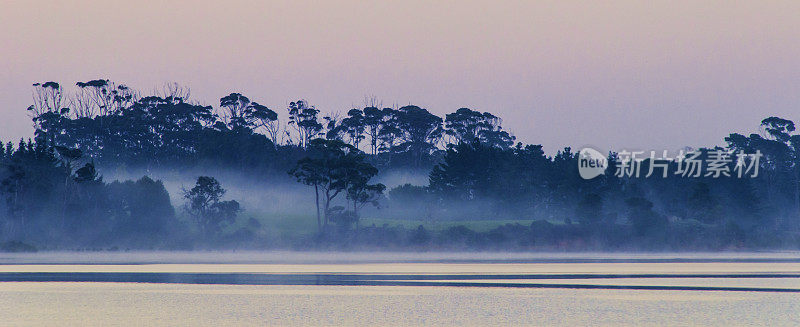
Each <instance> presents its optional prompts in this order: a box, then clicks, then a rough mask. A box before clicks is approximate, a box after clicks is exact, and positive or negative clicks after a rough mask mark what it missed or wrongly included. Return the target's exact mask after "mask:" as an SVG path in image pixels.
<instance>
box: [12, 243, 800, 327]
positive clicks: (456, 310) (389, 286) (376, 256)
mask: <svg viewBox="0 0 800 327" xmlns="http://www.w3.org/2000/svg"><path fill="white" fill-rule="evenodd" d="M202 254H203V253H188V254H186V255H180V254H175V253H132V254H130V256H129V257H128V259H129V260H128V261H126V260H125V258H126V256H125V254H124V253H119V254H113V253H112V254H108V253H99V254H98V253H79V254H55V253H43V254H36V255H32V256H31V255H17V254H15V255H0V281H3V282H1V283H0V294H2V296H0V308H3V309H2V310H0V321H2V322H3V324H4V325H20V324H22V325H28V324H34V325H38V324H51V325H64V324H66V325H84V324H91V325H153V324H159V325H163V324H167V325H170V324H180V325H220V324H225V325H242V324H244V325H264V324H272V325H465V326H471V325H497V324H511V325H531V324H534V325H570V326H573V325H612V326H615V325H665V324H669V325H682V324H686V325H720V326H730V325H750V324H766V325H787V326H794V325H800V315H798V314H797V312H798V309H800V293H798V292H800V254H798V253H778V254H775V253H772V254H738V255H739V256H737V254H722V255H717V254H661V255H657V254H551V255H549V256H548V255H543V254H511V255H506V254H503V255H497V254H496V255H494V256H493V255H491V254H485V253H484V254H477V255H473V256H470V255H468V254H419V255H418V256H416V257H415V254H380V253H370V254H335V253H334V254H323V253H316V254H315V253H303V254H297V255H296V256H295V255H292V254H287V253H280V254H279V253H231V254H229V256H226V255H225V253H206V254H207V255H206V256H202ZM331 257H335V258H337V260H331ZM201 258H202V259H201ZM387 258H389V259H387ZM192 260H197V261H198V262H199V263H196V264H192V263H189V262H193V261H192ZM392 260H393V261H392Z"/></svg>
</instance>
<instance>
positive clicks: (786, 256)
mask: <svg viewBox="0 0 800 327" xmlns="http://www.w3.org/2000/svg"><path fill="white" fill-rule="evenodd" d="M704 262H705V263H709V262H722V263H724V262H744V263H752V264H760V265H763V266H765V269H766V268H767V266H769V265H768V264H765V262H783V263H800V252H797V251H782V252H661V253H659V252H650V253H649V252H619V253H602V252H586V253H578V252H572V253H570V252H312V251H300V252H295V251H153V252H147V251H131V252H125V251H119V252H108V251H102V252H38V253H3V254H0V265H13V264H308V265H313V264H359V263H378V264H379V263H509V264H514V263H704Z"/></svg>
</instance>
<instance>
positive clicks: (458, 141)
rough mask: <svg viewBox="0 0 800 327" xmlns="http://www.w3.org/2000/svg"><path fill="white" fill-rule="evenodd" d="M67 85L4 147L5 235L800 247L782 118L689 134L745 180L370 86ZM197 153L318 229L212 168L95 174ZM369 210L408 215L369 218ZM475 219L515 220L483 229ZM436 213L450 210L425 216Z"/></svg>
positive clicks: (299, 243) (40, 244) (187, 242)
mask: <svg viewBox="0 0 800 327" xmlns="http://www.w3.org/2000/svg"><path fill="white" fill-rule="evenodd" d="M75 90H76V91H75V92H71V93H69V94H68V92H67V91H65V90H64V88H63V87H62V86H61V85H60V84H59V83H56V82H46V83H37V84H34V85H33V103H32V105H31V106H30V107H28V108H27V111H28V113H29V114H30V117H31V118H32V122H33V126H34V128H35V136H34V137H33V138H29V139H21V140H19V141H13V142H7V143H6V144H5V146H4V149H2V151H0V197H2V201H0V243H2V245H1V246H0V249H4V250H8V251H14V250H31V249H202V248H254V249H261V248H293V249H345V250H372V249H376V250H377V249H383V250H409V249H412V250H508V251H512V250H513V251H519V250H543V251H544V250H569V251H578V250H593V251H597V250H603V251H624V250H656V251H665V250H714V251H716V250H744V249H787V248H790V249H797V248H798V247H800V135H798V134H795V125H794V123H793V122H792V121H790V120H786V119H782V118H778V117H769V118H766V119H764V120H763V121H762V122H761V125H760V129H759V130H758V133H754V134H749V135H744V134H736V133H734V134H730V136H728V137H726V138H725V140H724V142H725V143H726V144H725V146H724V147H718V146H712V147H708V148H702V149H698V151H699V152H700V153H702V154H703V156H706V155H708V153H709V152H710V151H715V150H724V151H734V152H735V151H745V152H747V153H754V152H756V151H758V152H760V153H762V154H763V158H762V159H761V161H760V162H759V167H758V168H759V174H758V176H757V177H755V178H737V177H735V176H733V177H725V176H723V177H721V178H711V177H705V176H704V175H701V177H698V178H687V177H685V176H680V175H677V174H669V175H668V176H667V177H666V178H662V177H661V176H652V177H648V178H645V177H638V178H635V177H625V176H623V177H619V176H617V174H615V163H617V162H618V161H619V155H618V154H617V153H609V154H608V162H609V163H610V167H609V168H608V169H607V170H606V174H604V175H601V176H599V177H597V178H594V179H591V180H584V179H582V178H581V177H580V176H579V174H578V160H579V156H578V154H577V153H576V152H575V151H574V150H573V149H571V148H568V147H567V148H564V149H562V150H560V151H558V152H557V153H556V154H555V155H552V156H551V155H547V154H546V153H545V152H544V151H543V149H542V146H541V145H534V144H522V143H519V142H516V140H515V138H514V136H513V135H512V134H511V133H509V132H508V131H506V130H504V129H503V127H502V120H501V119H500V118H499V117H497V116H495V115H494V114H492V113H489V112H481V111H476V110H472V109H469V108H461V109H458V110H456V111H455V112H453V113H450V114H447V115H445V116H444V117H440V116H437V115H435V114H432V113H431V112H429V111H428V110H426V109H424V108H420V107H418V106H413V105H408V106H402V107H394V108H385V107H382V106H380V105H379V102H378V101H375V100H370V101H366V102H367V103H366V104H365V106H364V107H362V108H353V109H349V110H347V111H346V112H330V113H322V112H320V110H317V109H316V108H315V107H314V106H313V105H312V104H311V103H309V102H307V101H305V100H297V101H294V102H291V103H289V104H288V106H287V107H286V108H268V107H266V106H264V105H261V104H259V103H258V102H256V101H255V100H256V99H251V98H248V97H246V96H244V95H242V94H239V93H231V94H229V95H226V96H224V97H222V98H221V99H220V101H219V103H218V104H216V105H214V106H209V105H204V104H200V103H197V102H194V101H192V100H191V98H190V93H189V89H188V88H185V87H182V86H180V85H177V84H169V85H166V86H165V87H163V88H162V89H161V90H159V91H156V92H153V94H152V95H142V94H140V93H139V92H138V91H136V90H134V89H131V88H128V87H126V86H124V85H122V84H115V83H113V82H111V81H108V80H103V79H99V80H92V81H87V82H79V83H77V84H76V86H75ZM22 109H24V108H21V110H22ZM276 110H277V111H281V112H283V113H284V114H285V115H286V116H287V117H288V120H281V119H279V115H278V112H277V111H276ZM755 126H756V124H754V127H755ZM650 164H652V162H650V161H648V160H645V161H644V162H643V165H644V166H645V167H647V166H648V165H650ZM665 164H666V165H669V166H671V167H674V166H676V165H677V164H678V163H677V162H675V161H668V162H666V163H665ZM197 167H205V168H211V169H215V170H218V171H225V172H226V173H233V174H236V175H238V176H241V177H242V178H243V179H245V180H249V181H250V182H251V183H254V184H263V185H262V187H264V188H270V187H273V186H274V187H278V186H279V185H283V184H285V183H292V184H294V185H296V186H303V187H304V189H305V190H306V191H307V192H308V199H310V201H308V202H307V207H309V208H314V210H312V211H311V212H315V214H313V215H310V216H307V217H306V216H303V217H287V218H285V219H308V220H313V221H314V226H316V228H315V229H310V230H308V231H307V232H305V233H298V234H296V235H283V236H281V237H280V238H276V237H275V236H274V235H273V234H269V233H267V232H266V231H264V229H265V228H268V226H266V225H264V224H263V221H261V220H259V218H258V217H252V216H251V217H247V215H245V214H243V213H246V212H248V211H247V210H248V208H247V207H246V206H243V205H242V203H241V202H240V199H236V198H232V197H231V196H229V195H228V194H227V192H226V188H236V187H237V185H223V184H222V183H220V180H219V179H218V178H217V176H206V175H203V176H194V177H193V179H192V185H189V186H187V187H185V188H184V189H183V190H182V193H181V194H179V195H178V196H177V197H175V194H173V196H171V195H170V194H169V192H168V191H167V188H165V186H164V183H162V181H159V180H155V179H153V178H152V176H143V177H141V178H140V179H137V180H129V181H111V182H109V181H106V180H104V178H103V175H104V173H105V174H111V173H113V172H115V171H119V170H121V169H124V170H140V171H172V172H181V171H192V170H193V169H195V168H197ZM392 171H421V172H424V173H425V174H427V176H428V183H427V184H426V185H412V184H400V185H389V186H387V185H384V184H382V183H378V182H376V181H377V180H378V177H379V176H382V175H384V174H387V173H389V172H392ZM255 196H258V195H255ZM176 198H179V199H181V200H182V201H181V203H175V202H176V201H175V199H176ZM315 202H316V203H315ZM367 216H369V217H378V218H382V219H385V220H391V219H398V220H404V221H414V222H418V223H414V224H413V225H409V224H407V225H408V227H402V226H397V225H390V224H380V225H376V224H365V223H363V222H362V220H363V219H364V218H365V217H367ZM475 220H481V221H485V220H496V221H503V222H504V221H513V222H510V223H503V224H497V225H496V226H493V227H491V228H489V229H485V230H478V229H476V228H473V227H472V226H471V225H470V223H469V222H470V221H475ZM443 221H446V222H454V223H451V224H450V225H449V227H447V228H441V229H431V228H430V227H428V228H426V227H425V226H428V225H426V223H429V222H443ZM462 222H463V223H462Z"/></svg>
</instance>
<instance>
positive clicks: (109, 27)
mask: <svg viewBox="0 0 800 327" xmlns="http://www.w3.org/2000/svg"><path fill="white" fill-rule="evenodd" d="M591 3H593V4H585V3H584V2H580V3H579V2H566V1H552V2H551V1H520V2H514V1H497V2H491V1H435V2H429V1H418V2H414V1H391V2H390V1H319V2H311V1H308V2H305V1H280V2H267V1H263V2H261V1H215V2H194V3H189V2H186V3H180V2H178V1H169V2H163V3H162V2H155V1H153V2H147V1H125V2H115V1H103V2H89V1H58V2H57V1H52V2H50V1H36V2H31V1H15V0H12V1H3V2H0V49H1V50H0V140H3V141H8V140H10V139H17V138H19V137H21V136H26V137H27V136H31V135H32V129H31V127H30V122H29V118H28V117H27V114H26V112H25V108H26V107H27V106H28V105H29V104H30V101H31V99H30V92H31V89H30V84H32V83H34V82H44V81H51V80H52V81H57V82H61V83H62V84H66V85H70V86H72V85H74V83H75V82H76V81H86V80H90V79H96V78H109V79H111V80H114V81H117V82H118V83H124V84H126V85H128V86H131V87H133V88H137V89H140V90H142V91H143V92H147V91H149V90H151V89H152V88H153V87H156V86H159V85H162V84H163V83H165V82H170V81H176V82H180V83H182V84H185V85H187V86H190V87H191V89H192V96H193V99H194V100H198V101H201V102H204V103H207V104H217V103H218V99H219V98H220V97H221V96H224V95H226V94H228V93H230V92H241V93H243V94H245V95H247V96H249V97H250V98H251V99H253V100H255V101H258V102H259V103H262V104H266V105H267V106H269V107H271V108H272V109H274V110H276V111H278V112H279V113H281V114H284V113H285V107H286V104H287V103H288V102H289V101H292V100H296V99H300V98H304V99H307V100H308V101H309V102H310V103H311V104H314V105H316V106H317V107H318V108H320V109H321V110H323V111H341V112H345V111H346V110H347V109H349V108H351V107H353V106H362V105H363V102H364V97H365V96H375V97H377V98H379V99H381V100H382V101H383V103H384V105H386V106H391V105H393V104H397V105H405V104H409V103H413V104H417V105H419V106H421V107H425V108H428V109H429V110H431V111H432V112H434V113H436V114H439V115H442V116H443V115H444V114H445V113H448V112H452V111H455V110H456V109H458V108H460V107H469V108H473V109H476V110H481V111H490V112H492V113H495V114H497V115H499V116H501V117H502V118H504V122H505V123H504V125H505V126H506V128H507V129H510V130H511V131H512V132H513V133H514V134H515V135H516V136H517V137H518V139H519V140H521V141H523V142H526V143H541V144H544V145H545V148H546V150H547V151H548V152H553V151H555V149H557V148H558V147H562V146H566V145H573V146H576V147H580V146H583V145H594V146H596V147H600V148H606V149H607V148H609V147H610V146H612V145H613V146H614V148H615V149H617V150H619V149H621V148H627V149H632V148H638V149H662V148H668V149H675V148H678V147H681V146H684V145H689V146H698V145H715V144H722V143H723V141H722V138H723V137H724V136H726V135H727V134H728V133H730V132H734V131H738V132H746V133H749V132H755V131H757V128H758V123H759V121H760V120H761V119H762V118H765V117H766V116H771V115H778V116H783V117H785V118H789V119H800V111H799V110H798V109H800V18H798V17H800V2H796V1H782V2H770V1H750V2H734V1H612V2H603V4H600V2H591Z"/></svg>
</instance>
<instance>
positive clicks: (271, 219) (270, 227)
mask: <svg viewBox="0 0 800 327" xmlns="http://www.w3.org/2000/svg"><path fill="white" fill-rule="evenodd" d="M251 217H252V218H255V219H256V220H258V222H259V223H261V226H262V228H263V229H264V230H265V231H267V232H269V233H271V234H276V235H284V236H297V235H307V234H309V233H314V232H316V230H317V218H316V216H313V215H311V216H308V215H297V214H294V215H293V214H274V213H262V212H246V213H245V214H243V215H241V216H240V217H239V219H238V220H237V222H236V224H234V225H232V226H229V227H228V230H229V231H232V230H235V229H238V228H241V227H244V226H246V225H247V221H248V220H249V219H250V218H251ZM531 222H532V220H530V219H509V220H461V221H459V220H456V221H452V220H448V221H426V220H415V219H386V218H374V217H363V218H361V220H360V222H359V226H361V227H367V226H372V225H373V224H374V225H375V226H377V227H381V226H384V225H388V226H389V227H400V226H402V227H404V228H406V229H412V228H417V226H419V225H422V226H423V227H424V228H425V229H427V230H430V231H441V230H446V229H448V228H450V227H453V226H459V225H464V226H466V227H467V228H469V229H471V230H473V231H476V232H485V231H489V230H492V229H494V228H496V227H498V226H501V225H505V224H516V223H519V224H522V225H525V226H529V225H530V224H531Z"/></svg>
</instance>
